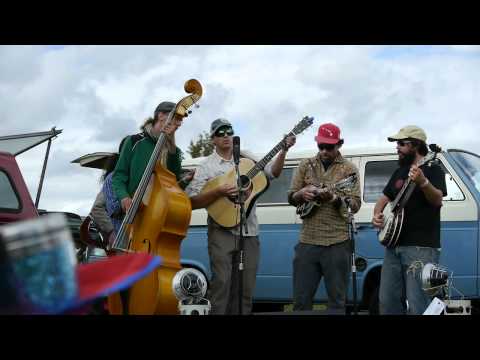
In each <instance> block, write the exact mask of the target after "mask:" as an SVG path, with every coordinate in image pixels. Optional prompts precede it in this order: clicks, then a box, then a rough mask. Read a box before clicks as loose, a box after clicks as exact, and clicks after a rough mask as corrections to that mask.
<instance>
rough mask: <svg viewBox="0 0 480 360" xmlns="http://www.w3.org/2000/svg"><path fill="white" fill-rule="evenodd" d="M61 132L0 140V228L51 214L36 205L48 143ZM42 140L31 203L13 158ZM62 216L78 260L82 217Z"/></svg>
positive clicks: (79, 256) (24, 135)
mask: <svg viewBox="0 0 480 360" xmlns="http://www.w3.org/2000/svg"><path fill="white" fill-rule="evenodd" d="M61 132H62V131H61V130H55V128H53V129H51V130H50V131H46V132H37V133H28V134H21V135H10V136H2V137H0V226H1V225H4V224H8V223H11V222H14V221H20V220H25V219H30V218H34V217H37V216H41V215H44V214H47V213H51V211H46V210H41V209H38V203H39V199H40V194H41V190H42V185H43V179H44V176H45V172H46V165H47V160H48V155H49V150H50V144H51V140H52V139H53V138H55V137H56V136H58V135H59V134H60V133H61ZM46 141H48V147H47V151H46V156H45V158H44V161H43V169H42V174H41V177H40V183H39V187H38V191H37V196H36V201H35V202H34V201H33V199H32V197H31V195H30V192H29V190H28V187H27V184H26V183H25V180H24V178H23V176H22V172H21V171H20V168H19V167H18V163H17V160H16V158H15V156H17V155H19V154H21V153H23V152H25V151H28V150H29V149H32V148H33V147H36V146H37V145H40V144H42V143H44V142H46ZM62 213H63V214H64V215H65V216H66V217H67V222H68V225H69V228H70V231H71V233H72V237H73V239H74V241H75V246H76V248H77V257H78V258H79V260H80V259H82V258H83V256H82V255H83V252H84V251H85V249H86V245H85V244H83V243H81V241H80V225H81V223H82V218H81V217H80V216H79V215H77V214H74V213H68V212H62Z"/></svg>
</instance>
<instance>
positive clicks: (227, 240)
mask: <svg viewBox="0 0 480 360" xmlns="http://www.w3.org/2000/svg"><path fill="white" fill-rule="evenodd" d="M239 238H240V237H239V236H235V235H233V234H232V233H231V232H230V231H228V230H225V229H223V228H221V227H219V226H218V225H216V224H209V225H208V254H209V256H210V268H211V271H212V278H211V281H210V288H209V291H208V294H207V298H208V299H209V300H210V302H211V304H212V309H211V312H210V313H211V314H213V315H224V314H238V296H239V295H238V279H237V276H236V275H237V274H236V271H237V268H238V257H237V254H236V251H235V250H236V249H237V248H238V241H239ZM259 253H260V243H259V241H258V237H257V236H244V270H243V302H242V314H244V315H246V314H250V313H251V312H252V298H253V292H254V290H255V281H256V276H257V267H258V260H259ZM234 256H235V258H234Z"/></svg>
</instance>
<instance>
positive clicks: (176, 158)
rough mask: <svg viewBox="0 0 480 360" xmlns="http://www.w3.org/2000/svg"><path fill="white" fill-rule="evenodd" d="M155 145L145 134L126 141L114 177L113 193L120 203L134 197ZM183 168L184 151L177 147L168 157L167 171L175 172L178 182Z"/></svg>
mask: <svg viewBox="0 0 480 360" xmlns="http://www.w3.org/2000/svg"><path fill="white" fill-rule="evenodd" d="M155 144H156V143H155V141H154V140H153V139H152V138H151V137H150V136H148V135H146V134H145V133H143V134H139V135H133V136H129V137H128V138H127V140H125V143H124V145H123V147H122V152H121V153H120V158H119V159H118V162H117V165H116V166H115V170H114V174H113V177H112V187H113V191H114V192H115V195H116V196H117V197H118V199H119V200H120V201H121V200H122V199H124V198H126V197H133V194H134V193H135V190H136V189H137V187H138V184H139V183H140V180H141V179H142V176H143V172H144V171H145V168H146V167H147V164H148V161H149V160H150V156H151V155H152V153H153V150H154V149H155ZM181 167H182V151H181V150H180V149H179V148H178V147H177V148H176V152H175V154H169V155H168V157H167V169H168V170H170V171H171V172H173V173H174V174H175V176H176V177H177V180H178V179H179V178H180V170H181Z"/></svg>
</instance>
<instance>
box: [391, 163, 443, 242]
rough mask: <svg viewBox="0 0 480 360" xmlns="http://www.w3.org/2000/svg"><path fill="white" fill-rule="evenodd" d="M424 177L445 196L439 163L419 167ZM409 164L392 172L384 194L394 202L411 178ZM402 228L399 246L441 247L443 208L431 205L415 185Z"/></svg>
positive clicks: (406, 206) (405, 211)
mask: <svg viewBox="0 0 480 360" xmlns="http://www.w3.org/2000/svg"><path fill="white" fill-rule="evenodd" d="M420 168H421V169H422V171H423V173H424V175H425V177H426V178H427V179H428V180H429V181H430V183H431V184H432V185H433V186H435V188H437V189H438V190H441V191H442V193H443V196H445V195H447V186H446V184H445V173H444V172H443V170H442V168H441V167H440V166H439V165H436V164H432V166H428V165H423V166H421V167H420ZM409 170H410V166H402V167H399V168H398V169H397V170H395V172H394V173H393V174H392V177H391V178H390V180H389V181H388V184H387V186H385V188H384V189H383V193H384V194H385V196H386V197H388V198H389V199H390V200H391V201H393V200H394V199H395V197H396V196H397V194H398V193H399V191H400V189H401V188H402V186H403V183H404V182H405V180H406V179H407V178H408V172H409ZM404 209H405V210H404V219H403V226H402V231H401V233H400V237H399V239H398V245H399V246H425V247H432V248H439V247H440V207H435V206H433V205H431V204H430V203H429V202H428V200H427V198H426V197H425V195H424V193H423V190H422V189H420V187H419V186H416V187H415V190H414V191H413V194H412V195H411V196H410V199H409V200H408V202H407V204H406V205H405V208H404Z"/></svg>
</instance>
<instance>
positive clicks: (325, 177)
mask: <svg viewBox="0 0 480 360" xmlns="http://www.w3.org/2000/svg"><path fill="white" fill-rule="evenodd" d="M352 173H356V174H357V181H356V183H355V185H354V186H353V187H352V188H350V189H345V190H334V193H335V194H336V195H338V196H339V197H340V198H341V199H343V198H345V197H349V198H350V199H351V200H352V201H351V204H352V205H351V206H352V211H353V212H354V213H356V212H357V211H358V210H359V209H360V205H361V199H360V180H359V179H360V175H359V172H358V169H357V167H356V166H355V165H354V164H353V163H352V162H350V161H348V160H346V159H344V158H343V157H342V155H341V154H340V153H339V154H338V156H337V158H336V159H335V160H334V161H333V163H332V164H331V165H330V166H329V167H328V169H327V171H325V169H324V167H323V164H322V162H321V160H320V156H319V154H317V156H315V157H313V158H309V159H304V160H303V161H302V162H301V163H300V165H299V166H298V169H297V170H296V171H295V174H294V176H293V178H292V183H291V186H290V189H289V191H288V201H289V203H290V204H292V205H293V206H297V205H299V204H300V203H298V204H297V203H296V202H295V201H294V200H293V199H292V195H293V194H294V193H296V192H297V191H299V190H301V189H302V188H304V187H305V186H307V185H310V184H312V185H315V184H318V183H322V184H326V185H331V184H334V183H336V182H338V181H340V180H342V179H344V178H346V177H348V176H349V175H351V174H352ZM313 211H314V213H313V215H311V216H309V217H307V218H305V219H303V224H302V231H301V234H300V242H301V243H305V244H312V245H322V246H330V245H333V244H337V243H341V242H343V241H345V240H348V213H347V211H348V210H347V207H346V205H345V202H344V201H343V200H342V201H341V205H340V206H335V205H334V204H333V203H322V204H321V205H320V206H318V207H317V208H316V209H314V210H313Z"/></svg>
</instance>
